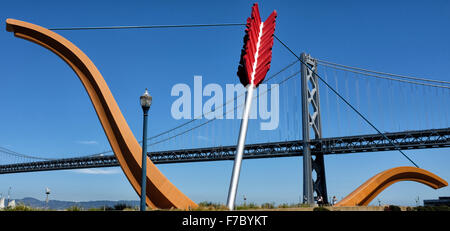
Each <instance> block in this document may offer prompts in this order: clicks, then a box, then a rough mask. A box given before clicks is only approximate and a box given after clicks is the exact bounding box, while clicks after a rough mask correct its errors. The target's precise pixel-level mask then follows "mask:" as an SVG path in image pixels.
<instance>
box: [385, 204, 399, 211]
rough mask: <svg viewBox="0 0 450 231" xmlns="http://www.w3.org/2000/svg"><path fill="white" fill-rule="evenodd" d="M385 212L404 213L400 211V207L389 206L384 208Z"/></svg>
mask: <svg viewBox="0 0 450 231" xmlns="http://www.w3.org/2000/svg"><path fill="white" fill-rule="evenodd" d="M384 211H394V212H398V211H402V210H401V209H400V207H398V206H396V205H389V206H386V207H384Z"/></svg>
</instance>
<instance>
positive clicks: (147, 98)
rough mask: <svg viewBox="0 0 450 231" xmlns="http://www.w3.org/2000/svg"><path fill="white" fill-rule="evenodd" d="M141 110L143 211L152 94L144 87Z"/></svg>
mask: <svg viewBox="0 0 450 231" xmlns="http://www.w3.org/2000/svg"><path fill="white" fill-rule="evenodd" d="M140 99H141V106H142V111H143V112H144V129H143V130H144V131H143V137H142V183H141V211H145V197H146V194H147V193H146V191H147V190H146V181H147V116H148V114H147V112H148V110H149V109H150V106H151V105H152V96H151V95H150V94H149V93H148V91H147V88H145V92H144V94H143V95H142V96H141V97H140Z"/></svg>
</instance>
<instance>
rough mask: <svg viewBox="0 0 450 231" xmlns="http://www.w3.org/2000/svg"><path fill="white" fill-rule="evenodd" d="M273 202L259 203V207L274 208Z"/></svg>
mask: <svg viewBox="0 0 450 231" xmlns="http://www.w3.org/2000/svg"><path fill="white" fill-rule="evenodd" d="M274 204H275V203H273V202H272V203H264V204H262V205H261V208H263V209H273V208H275V205H274Z"/></svg>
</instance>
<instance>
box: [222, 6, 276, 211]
mask: <svg viewBox="0 0 450 231" xmlns="http://www.w3.org/2000/svg"><path fill="white" fill-rule="evenodd" d="M276 17H277V12H276V11H275V10H274V11H273V12H272V14H270V16H269V17H268V18H267V20H266V21H265V22H262V21H261V17H260V16H259V10H258V4H257V3H255V4H253V7H252V14H251V17H250V18H248V19H247V25H246V26H247V29H246V30H245V36H244V47H243V48H242V52H241V60H240V62H239V67H238V72H237V75H238V76H239V79H240V81H241V83H242V84H243V85H244V86H245V87H246V88H247V96H246V99H245V106H244V112H243V113H244V114H243V116H242V121H241V129H240V131H239V139H238V144H237V152H236V157H235V159H234V166H233V175H232V176H231V183H230V189H229V191H228V201H227V207H228V209H229V210H233V209H234V202H235V200H236V192H237V185H238V181H239V173H240V169H241V162H242V155H243V153H244V144H245V137H246V135H247V125H248V116H249V114H250V108H251V105H252V99H253V90H254V89H255V88H256V87H258V85H259V84H260V83H261V82H262V81H263V80H264V78H265V77H266V74H267V71H269V69H270V61H271V59H272V46H273V33H274V32H275V19H276Z"/></svg>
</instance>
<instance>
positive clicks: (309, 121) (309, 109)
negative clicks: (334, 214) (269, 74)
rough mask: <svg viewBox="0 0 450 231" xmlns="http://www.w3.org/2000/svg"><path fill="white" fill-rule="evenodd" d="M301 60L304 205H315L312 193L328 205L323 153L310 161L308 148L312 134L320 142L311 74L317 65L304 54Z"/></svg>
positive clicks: (316, 87)
mask: <svg viewBox="0 0 450 231" xmlns="http://www.w3.org/2000/svg"><path fill="white" fill-rule="evenodd" d="M301 60H302V61H303V62H302V64H301V98H302V134H303V203H307V204H310V205H312V204H314V193H315V194H316V196H317V197H319V196H321V197H322V199H323V202H324V203H328V195H327V186H326V181H325V163H324V159H323V153H315V157H313V156H312V154H311V144H310V139H311V135H312V133H314V138H315V139H320V138H322V124H321V120H320V98H319V81H318V80H319V79H318V77H317V75H315V74H314V73H317V61H316V60H314V59H313V58H311V56H310V55H309V54H305V53H302V54H301ZM306 65H308V67H309V68H308V67H307V66H306ZM314 172H315V176H316V177H315V179H313V174H314Z"/></svg>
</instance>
